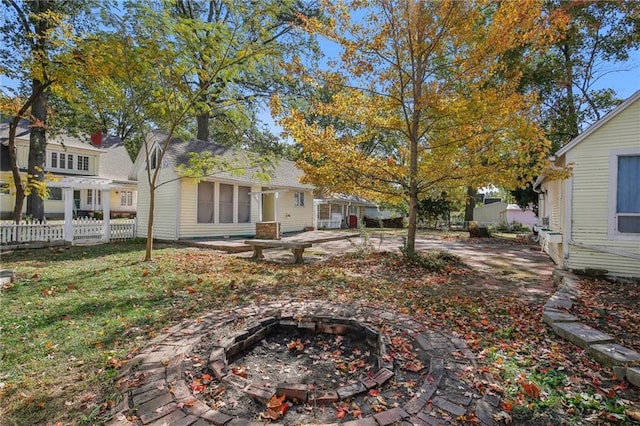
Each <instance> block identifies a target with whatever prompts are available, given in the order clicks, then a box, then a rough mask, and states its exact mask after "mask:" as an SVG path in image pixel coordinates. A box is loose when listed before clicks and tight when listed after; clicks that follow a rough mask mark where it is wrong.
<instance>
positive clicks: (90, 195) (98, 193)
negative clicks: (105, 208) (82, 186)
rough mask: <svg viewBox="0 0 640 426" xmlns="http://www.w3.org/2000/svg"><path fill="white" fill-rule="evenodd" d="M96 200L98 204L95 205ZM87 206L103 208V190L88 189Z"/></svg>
mask: <svg viewBox="0 0 640 426" xmlns="http://www.w3.org/2000/svg"><path fill="white" fill-rule="evenodd" d="M94 196H95V199H96V201H97V202H96V203H95V204H94V200H93V198H94ZM87 206H88V207H89V208H91V207H94V206H95V207H100V206H102V190H100V189H87Z"/></svg>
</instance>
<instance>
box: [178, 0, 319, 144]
mask: <svg viewBox="0 0 640 426" xmlns="http://www.w3.org/2000/svg"><path fill="white" fill-rule="evenodd" d="M171 7H172V9H173V16H174V17H175V19H176V20H178V21H182V22H188V21H198V22H203V23H207V24H210V25H211V28H216V27H217V28H225V30H226V31H228V32H229V33H232V34H234V38H235V42H234V44H232V45H227V46H226V48H227V49H229V52H227V54H228V55H232V56H233V55H236V54H237V53H238V51H239V49H243V48H244V47H245V46H246V45H247V44H250V45H251V46H252V48H253V49H255V50H256V51H257V52H260V54H259V55H255V54H252V55H245V56H244V59H243V60H242V61H240V62H239V63H238V64H236V66H235V67H233V68H230V69H228V70H227V71H226V72H225V73H224V75H221V74H220V73H218V72H217V71H216V61H215V60H212V59H214V58H210V57H208V56H207V55H206V54H203V53H204V51H205V50H206V49H208V45H209V44H212V43H213V44H215V43H216V40H215V38H214V37H212V34H211V32H210V30H209V29H208V28H207V27H200V29H199V30H197V31H194V34H193V35H194V38H195V39H196V40H197V41H198V43H197V44H195V46H196V49H195V50H193V51H192V52H191V54H192V62H193V64H194V67H196V69H197V73H194V75H193V83H194V84H196V85H197V86H198V87H199V88H200V89H201V95H200V99H199V102H200V103H201V104H203V105H206V108H204V109H201V110H199V111H197V117H196V119H197V120H196V121H197V126H196V127H197V132H196V137H197V138H198V139H201V140H209V139H210V129H211V124H212V123H215V127H216V128H218V129H219V128H222V129H225V128H228V127H232V132H230V133H227V135H226V136H229V135H233V134H234V133H235V134H236V135H237V134H238V133H241V132H244V129H252V130H253V131H255V126H252V124H253V122H254V121H255V117H256V114H257V112H258V109H257V108H256V106H257V105H260V103H259V102H256V97H260V96H269V95H270V94H271V93H272V92H273V91H274V90H276V89H277V87H278V86H279V84H278V82H279V81H281V80H282V76H281V74H282V68H281V67H280V63H281V61H283V60H290V59H291V58H292V57H293V56H295V55H297V54H306V53H309V52H311V51H312V50H313V47H314V44H313V42H312V40H311V39H309V38H308V36H307V35H306V33H305V32H303V31H300V30H299V28H298V27H297V24H299V22H300V17H301V16H306V17H310V16H315V15H316V13H317V9H316V8H315V7H314V5H313V3H306V2H305V1H301V0H284V1H283V0H277V1H271V0H268V1H262V2H255V1H250V0H247V1H244V0H242V1H238V0H233V1H227V0H222V1H220V0H177V1H175V2H173V3H172V6H171ZM197 46H202V50H201V49H198V48H197ZM247 124H248V126H247ZM218 132H219V130H218ZM245 136H251V135H245ZM254 136H255V135H254ZM217 142H221V143H224V141H217Z"/></svg>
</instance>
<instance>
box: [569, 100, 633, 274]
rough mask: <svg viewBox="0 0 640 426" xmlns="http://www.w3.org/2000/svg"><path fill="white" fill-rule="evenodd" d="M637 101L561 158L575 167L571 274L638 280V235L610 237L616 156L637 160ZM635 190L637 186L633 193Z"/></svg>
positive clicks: (570, 255)
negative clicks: (605, 273)
mask: <svg viewBox="0 0 640 426" xmlns="http://www.w3.org/2000/svg"><path fill="white" fill-rule="evenodd" d="M639 117H640V100H639V101H636V102H635V103H634V104H632V105H631V106H629V107H628V108H626V109H625V110H624V111H622V112H621V113H619V114H618V115H616V116H615V117H614V118H613V119H611V120H610V121H609V122H607V123H605V124H604V125H603V126H602V127H600V128H599V129H598V130H597V131H596V132H594V133H593V134H591V135H590V136H589V137H587V138H586V139H584V140H583V141H582V142H580V143H579V144H577V145H576V146H575V147H574V148H572V149H571V150H569V151H568V152H567V153H566V158H567V160H566V161H567V163H569V164H570V163H574V166H573V175H572V177H571V178H570V179H569V180H568V181H567V186H568V188H570V190H571V191H572V195H573V196H572V203H571V205H570V209H571V213H572V215H573V216H572V221H571V222H572V229H571V239H572V240H573V242H575V243H574V244H572V243H571V242H570V243H569V244H570V250H569V257H568V259H567V262H566V266H567V267H569V268H571V269H584V268H594V269H604V270H610V271H615V272H616V273H617V274H619V275H629V276H640V266H639V265H640V260H639V259H640V234H635V235H632V234H626V235H625V234H622V233H617V232H616V231H615V226H614V221H615V209H616V205H615V202H612V199H611V198H614V199H615V194H616V189H617V186H616V181H617V175H616V170H614V169H616V168H617V156H618V154H622V153H624V154H634V155H637V156H640V119H639ZM639 185H640V184H638V183H636V188H637V191H640V187H639ZM586 246H592V247H594V246H595V247H600V248H604V249H608V250H613V251H622V252H626V253H632V254H635V255H637V256H639V257H638V258H636V259H633V258H630V257H625V256H620V255H615V254H612V253H606V252H604V251H601V250H594V249H592V248H588V247H586Z"/></svg>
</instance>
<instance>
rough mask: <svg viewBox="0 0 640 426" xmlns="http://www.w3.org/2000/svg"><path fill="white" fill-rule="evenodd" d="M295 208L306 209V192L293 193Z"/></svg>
mask: <svg viewBox="0 0 640 426" xmlns="http://www.w3.org/2000/svg"><path fill="white" fill-rule="evenodd" d="M293 206H294V207H304V191H295V192H294V193H293Z"/></svg>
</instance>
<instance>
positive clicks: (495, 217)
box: [473, 202, 507, 225]
mask: <svg viewBox="0 0 640 426" xmlns="http://www.w3.org/2000/svg"><path fill="white" fill-rule="evenodd" d="M506 208H507V203H502V202H499V203H492V204H486V205H482V206H479V207H476V208H474V209H473V220H475V221H476V222H478V223H479V224H480V225H492V224H496V223H499V222H500V212H501V211H503V210H504V209H506Z"/></svg>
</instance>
